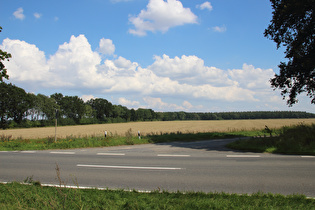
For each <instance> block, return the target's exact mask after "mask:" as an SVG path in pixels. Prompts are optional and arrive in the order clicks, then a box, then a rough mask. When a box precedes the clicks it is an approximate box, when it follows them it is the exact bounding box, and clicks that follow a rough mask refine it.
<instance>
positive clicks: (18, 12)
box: [13, 7, 25, 20]
mask: <svg viewBox="0 0 315 210" xmlns="http://www.w3.org/2000/svg"><path fill="white" fill-rule="evenodd" d="M23 12H24V10H23V8H22V7H20V8H18V9H17V10H16V11H15V12H13V16H14V17H15V18H16V19H19V20H24V18H25V15H24V14H23Z"/></svg>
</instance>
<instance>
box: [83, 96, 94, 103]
mask: <svg viewBox="0 0 315 210" xmlns="http://www.w3.org/2000/svg"><path fill="white" fill-rule="evenodd" d="M81 98H82V100H83V101H84V102H87V101H88V100H90V99H94V98H95V97H94V96H93V95H82V96H81Z"/></svg>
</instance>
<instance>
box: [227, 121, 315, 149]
mask: <svg viewBox="0 0 315 210" xmlns="http://www.w3.org/2000/svg"><path fill="white" fill-rule="evenodd" d="M279 133H280V134H279V136H274V137H270V138H254V139H246V140H238V141H235V142H233V143H230V144H228V145H227V146H228V147H229V148H232V149H237V150H246V151H253V152H271V153H285V154H309V155H315V124H312V125H304V124H299V125H296V126H290V127H287V126H285V127H283V128H282V129H280V131H279Z"/></svg>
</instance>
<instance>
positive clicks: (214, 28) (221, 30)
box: [212, 25, 227, 33]
mask: <svg viewBox="0 0 315 210" xmlns="http://www.w3.org/2000/svg"><path fill="white" fill-rule="evenodd" d="M212 30H213V31H214V32H219V33H223V32H226V30H227V28H226V26H225V25H223V26H215V27H212Z"/></svg>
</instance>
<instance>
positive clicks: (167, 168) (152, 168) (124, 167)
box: [77, 164, 182, 170]
mask: <svg viewBox="0 0 315 210" xmlns="http://www.w3.org/2000/svg"><path fill="white" fill-rule="evenodd" d="M77 166H78V167H88V168H116V169H143V170H181V169H182V168H172V167H141V166H106V165H84V164H77Z"/></svg>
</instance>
